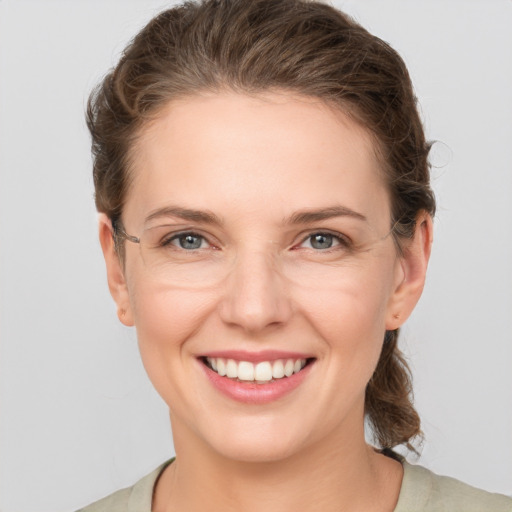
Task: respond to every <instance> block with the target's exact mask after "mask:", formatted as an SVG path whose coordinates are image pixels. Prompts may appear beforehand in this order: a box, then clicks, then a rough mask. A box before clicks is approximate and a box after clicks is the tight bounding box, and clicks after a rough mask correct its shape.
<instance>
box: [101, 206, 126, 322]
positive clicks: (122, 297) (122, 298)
mask: <svg viewBox="0 0 512 512" xmlns="http://www.w3.org/2000/svg"><path fill="white" fill-rule="evenodd" d="M98 225H99V226H98V227H99V237H100V244H101V249H102V250H103V257H104V258H105V264H106V266H107V280H108V287H109V290H110V294H111V295H112V298H113V299H114V301H115V303H116V304H117V316H118V317H119V320H120V321H121V322H122V323H123V324H124V325H126V326H133V325H134V323H133V315H132V310H131V306H130V296H129V294H128V287H127V285H126V280H125V273H124V269H123V264H122V261H121V260H120V258H119V255H118V253H117V252H116V249H115V245H114V237H113V236H112V222H111V221H110V219H109V218H108V217H107V215H105V214H104V213H101V214H100V215H99V219H98Z"/></svg>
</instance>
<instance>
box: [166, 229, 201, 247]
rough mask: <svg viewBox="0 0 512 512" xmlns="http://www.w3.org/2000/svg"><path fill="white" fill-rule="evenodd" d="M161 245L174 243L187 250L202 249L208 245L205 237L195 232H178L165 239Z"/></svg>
mask: <svg viewBox="0 0 512 512" xmlns="http://www.w3.org/2000/svg"><path fill="white" fill-rule="evenodd" d="M163 245H175V246H177V247H179V248H180V249H185V250H187V251H193V250H197V249H204V248H206V247H208V246H209V244H208V242H207V241H206V239H205V238H204V237H203V236H201V235H198V234H196V233H179V234H178V235H174V236H173V237H171V238H169V239H168V240H166V241H165V242H164V243H163Z"/></svg>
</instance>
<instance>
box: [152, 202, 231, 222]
mask: <svg viewBox="0 0 512 512" xmlns="http://www.w3.org/2000/svg"><path fill="white" fill-rule="evenodd" d="M159 217H178V218H180V219H183V220H189V221H191V222H202V223H204V224H211V225H215V226H221V225H222V224H223V223H222V221H221V219H220V218H219V217H217V215H215V214H214V213H212V212H209V211H203V210H193V209H190V208H182V207H179V206H166V207H164V208H158V209H157V210H154V211H152V212H151V213H150V214H149V215H148V216H147V217H146V220H145V222H149V221H150V220H153V219H157V218H159Z"/></svg>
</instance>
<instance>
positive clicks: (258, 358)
mask: <svg viewBox="0 0 512 512" xmlns="http://www.w3.org/2000/svg"><path fill="white" fill-rule="evenodd" d="M200 357H210V358H216V357H222V358H224V359H234V360H235V361H248V362H250V363H260V362H262V361H276V360H277V359H311V358H312V357H313V356H311V354H307V353H301V352H289V351H284V350H261V351H258V352H248V351H246V350H214V351H211V352H206V353H204V354H201V356H200Z"/></svg>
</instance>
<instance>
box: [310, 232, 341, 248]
mask: <svg viewBox="0 0 512 512" xmlns="http://www.w3.org/2000/svg"><path fill="white" fill-rule="evenodd" d="M339 245H347V243H346V242H345V240H343V239H342V238H341V236H336V235H333V234H332V233H313V234H311V235H309V236H308V237H307V238H306V239H305V240H304V241H303V242H302V244H301V247H306V248H311V249H315V250H317V251H325V250H327V249H332V248H333V247H336V246H339Z"/></svg>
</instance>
